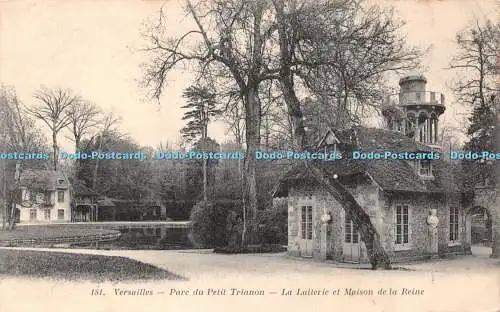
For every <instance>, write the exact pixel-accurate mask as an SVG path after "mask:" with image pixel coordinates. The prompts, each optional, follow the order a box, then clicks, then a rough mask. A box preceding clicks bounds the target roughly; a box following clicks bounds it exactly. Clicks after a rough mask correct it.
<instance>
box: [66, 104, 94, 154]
mask: <svg viewBox="0 0 500 312" xmlns="http://www.w3.org/2000/svg"><path fill="white" fill-rule="evenodd" d="M100 113H101V111H100V109H99V108H98V107H97V106H96V105H95V104H94V103H92V102H89V101H81V102H80V103H79V104H78V105H72V106H71V107H69V109H68V111H67V112H66V115H67V116H68V118H69V124H68V126H67V128H68V130H70V131H71V134H72V137H71V138H70V139H71V140H72V141H74V142H75V149H76V151H78V150H80V148H81V146H80V144H81V141H82V138H83V137H84V136H85V135H89V134H90V132H91V131H92V129H93V128H95V127H96V126H97V124H98V122H99V119H98V117H99V114H100Z"/></svg>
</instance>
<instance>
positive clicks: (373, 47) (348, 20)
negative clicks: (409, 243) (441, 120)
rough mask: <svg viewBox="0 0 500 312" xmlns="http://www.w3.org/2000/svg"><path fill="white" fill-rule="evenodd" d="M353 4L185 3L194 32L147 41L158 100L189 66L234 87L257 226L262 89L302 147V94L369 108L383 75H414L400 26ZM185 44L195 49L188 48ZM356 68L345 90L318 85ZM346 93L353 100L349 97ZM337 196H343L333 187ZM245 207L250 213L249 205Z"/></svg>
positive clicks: (149, 76) (156, 34)
mask: <svg viewBox="0 0 500 312" xmlns="http://www.w3.org/2000/svg"><path fill="white" fill-rule="evenodd" d="M352 3H353V2H352V1H347V0H346V1H328V0H325V1H314V2H312V1H294V0H288V1H280V0H276V1H271V0H268V1H258V0H255V1H241V0H224V1H223V0H219V1H200V2H199V3H197V5H196V6H194V5H192V4H191V2H189V1H187V11H188V12H189V14H190V15H191V17H193V19H194V21H195V23H196V25H197V28H196V29H194V30H192V31H190V32H187V33H185V34H184V35H183V36H181V37H179V38H167V39H166V40H165V39H162V36H161V35H162V34H164V32H162V31H163V29H162V30H159V29H158V28H155V29H154V30H153V32H152V33H150V34H149V36H148V38H150V39H151V45H150V47H149V49H147V51H149V52H151V53H152V61H151V62H150V64H149V66H148V67H146V75H145V82H146V85H147V86H149V87H152V89H153V95H154V96H156V97H157V98H158V97H159V96H160V95H161V93H162V90H163V88H164V86H165V81H166V78H165V77H166V74H167V73H169V72H170V71H172V69H173V68H174V67H176V66H178V65H180V64H183V63H186V62H191V63H193V62H194V63H196V64H197V65H199V75H200V76H203V77H206V76H209V77H212V78H213V79H214V80H216V81H219V84H226V85H229V86H236V87H237V91H238V92H237V94H238V96H239V97H240V99H241V102H242V103H243V108H244V118H245V141H246V142H245V143H246V148H247V149H246V160H245V183H244V184H245V196H244V200H245V201H244V204H247V205H248V208H249V211H250V212H251V213H250V215H251V217H252V220H255V218H254V217H255V215H256V213H255V211H256V209H257V196H256V195H257V188H256V179H255V165H256V164H255V157H254V155H255V151H256V149H257V148H258V147H259V146H260V137H261V135H260V131H261V120H262V115H263V106H262V102H261V99H262V96H263V94H262V92H263V89H267V88H264V82H266V81H269V80H273V81H278V82H279V87H280V88H279V92H281V93H282V95H281V97H282V98H283V100H284V103H286V106H287V110H288V115H289V116H290V120H291V121H292V128H293V133H294V139H295V142H296V144H295V145H296V146H297V147H304V146H305V145H304V142H305V141H304V138H305V129H304V124H303V113H302V109H301V103H300V99H299V97H298V96H297V94H300V93H303V92H302V91H309V92H318V93H319V92H327V91H328V92H332V93H333V94H336V95H337V96H339V97H340V95H342V98H343V99H347V100H346V101H350V100H352V101H354V100H356V99H358V102H359V103H360V104H366V103H368V102H369V101H361V100H363V99H365V98H367V95H369V94H370V93H369V90H370V88H368V87H366V86H368V85H370V83H372V85H371V86H373V83H375V82H377V81H381V78H382V76H383V73H385V72H388V71H395V70H404V69H410V68H413V67H415V65H416V64H415V63H416V62H415V60H416V59H417V58H418V57H419V56H420V54H419V53H418V51H416V50H414V49H407V48H406V45H405V44H404V38H400V37H399V36H398V35H397V31H398V30H399V27H398V25H396V24H394V23H393V22H392V19H391V17H392V16H386V14H385V12H381V11H380V10H375V9H376V8H375V9H374V10H371V8H370V9H368V10H366V12H368V13H366V14H365V15H362V16H361V17H360V16H358V15H357V14H362V13H363V12H364V11H363V9H362V8H361V7H360V6H359V5H358V3H357V2H354V4H352ZM372 11H373V13H372ZM358 21H360V22H358ZM345 29H347V30H346V31H344V30H345ZM194 36H198V38H199V41H198V42H199V43H200V44H199V45H198V46H196V48H195V49H192V48H191V49H190V48H189V47H192V43H193V41H192V40H191V41H190V39H191V37H194ZM188 38H189V39H188ZM188 41H190V42H191V45H188V44H187V42H188ZM334 48H335V49H334ZM339 49H340V51H339ZM336 51H339V53H336ZM340 52H345V53H340ZM354 61H355V63H354V64H355V65H356V68H355V69H356V72H357V73H358V76H359V77H361V78H359V79H354V78H355V77H358V76H353V77H352V78H351V79H347V78H345V79H344V80H345V83H344V84H343V85H342V87H339V83H337V84H334V85H326V86H323V85H321V83H322V81H324V80H325V79H324V78H325V77H328V74H329V73H330V72H333V73H335V75H336V77H337V76H338V73H339V72H344V73H348V72H349V71H350V70H351V69H352V67H351V68H348V67H346V69H344V70H343V71H340V70H339V68H342V67H341V65H344V66H347V65H348V64H350V62H351V63H352V62H354ZM363 64H366V65H363ZM365 73H366V75H363V74H365ZM320 75H322V76H320ZM297 77H298V78H300V79H301V80H302V83H301V84H299V83H297V81H296V78H297ZM337 81H338V80H337ZM369 82H370V83H369ZM303 86H305V87H307V88H305V87H303ZM360 86H365V88H363V89H362V90H365V92H361V91H360V92H356V91H357V90H358V89H360ZM348 88H349V89H348ZM339 90H341V92H343V93H340V92H339ZM348 90H350V93H349V94H348V95H347V96H346V95H345V94H346V93H347V91H348ZM334 91H335V92H337V93H334ZM362 95H364V96H365V97H364V98H363V97H362ZM344 102H345V101H344ZM322 182H324V181H323V180H322ZM332 183H335V182H332ZM337 184H338V183H337ZM336 187H337V189H340V190H343V191H342V192H343V193H342V194H343V195H342V194H341V195H342V196H340V195H339V196H337V197H338V198H339V200H340V202H341V203H345V202H346V203H347V204H346V210H347V211H353V212H355V213H358V214H361V212H362V210H360V209H359V205H357V204H356V202H355V200H354V199H353V198H352V196H351V197H348V196H347V195H348V193H346V191H345V189H343V188H342V186H340V185H336ZM332 192H334V193H338V192H337V191H335V189H333V188H332ZM346 198H347V199H346ZM356 205H357V206H356ZM243 207H244V209H245V205H244V206H243ZM352 207H354V208H352ZM353 219H355V222H358V221H359V222H364V223H367V226H368V227H369V226H371V229H373V226H372V225H371V223H370V220H369V219H366V218H361V217H360V218H357V219H356V218H353ZM252 224H255V222H252ZM367 233H368V232H366V233H365V234H366V235H365V236H363V233H362V237H363V238H365V241H366V242H368V243H367V246H372V245H373V244H370V243H371V242H373V241H374V240H375V239H376V238H377V237H376V235H369V234H367ZM375 245H376V244H375ZM376 247H380V244H378V245H376ZM377 251H379V249H377ZM382 251H383V250H382ZM381 254H383V253H381ZM370 255H371V254H370ZM374 255H375V256H374V259H375V260H374V263H375V262H377V261H379V260H380V259H382V260H381V261H379V262H380V263H382V265H384V264H385V263H386V261H385V258H387V257H385V258H384V257H382V258H381V257H378V256H377V255H376V254H375V253H374ZM377 257H378V258H377ZM375 266H378V264H377V263H376V264H375Z"/></svg>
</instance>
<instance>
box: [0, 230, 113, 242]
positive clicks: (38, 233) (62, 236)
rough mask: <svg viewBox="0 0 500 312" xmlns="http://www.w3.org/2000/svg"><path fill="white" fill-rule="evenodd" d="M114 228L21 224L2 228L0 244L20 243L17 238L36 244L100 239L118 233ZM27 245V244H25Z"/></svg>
mask: <svg viewBox="0 0 500 312" xmlns="http://www.w3.org/2000/svg"><path fill="white" fill-rule="evenodd" d="M117 233H118V232H117V231H114V230H104V229H92V228H84V227H76V226H68V225H40V226H38V225H33V226H19V227H16V228H15V229H14V230H12V231H7V230H3V231H2V230H0V246H2V245H3V246H8V245H13V246H15V245H18V244H17V243H15V241H16V240H18V241H19V240H21V241H28V240H34V241H35V242H33V243H34V244H50V243H53V242H58V243H59V242H60V243H64V242H67V241H71V240H79V239H84V240H89V239H90V240H95V241H97V240H99V238H100V237H103V236H106V235H113V234H117ZM23 245H26V244H23Z"/></svg>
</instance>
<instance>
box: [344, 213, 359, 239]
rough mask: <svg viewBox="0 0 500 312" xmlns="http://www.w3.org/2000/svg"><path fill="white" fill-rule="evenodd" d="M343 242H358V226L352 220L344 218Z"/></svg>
mask: <svg viewBox="0 0 500 312" xmlns="http://www.w3.org/2000/svg"><path fill="white" fill-rule="evenodd" d="M344 239H345V242H346V243H350V244H357V243H359V232H358V228H357V227H356V226H355V225H354V222H352V220H349V219H346V220H345V237H344Z"/></svg>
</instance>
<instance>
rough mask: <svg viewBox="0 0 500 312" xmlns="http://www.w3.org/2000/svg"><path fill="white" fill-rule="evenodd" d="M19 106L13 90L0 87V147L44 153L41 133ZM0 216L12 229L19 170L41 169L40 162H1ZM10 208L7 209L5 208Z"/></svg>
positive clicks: (8, 149)
mask: <svg viewBox="0 0 500 312" xmlns="http://www.w3.org/2000/svg"><path fill="white" fill-rule="evenodd" d="M23 107H24V106H23V105H22V103H21V102H20V101H19V100H18V98H17V95H16V93H15V90H14V89H13V88H8V87H6V86H3V85H2V86H0V146H2V147H3V149H4V150H3V151H4V152H19V151H22V152H27V153H37V152H46V151H47V150H48V149H47V147H46V142H45V140H44V138H43V136H42V135H41V134H40V133H41V131H40V130H39V129H38V128H37V127H36V125H35V123H34V120H33V119H31V118H30V117H29V116H26V114H25V112H24V110H23ZM0 161H1V162H2V170H3V175H2V186H1V188H2V191H1V192H2V196H1V197H2V203H3V205H2V206H3V209H2V211H3V212H2V216H3V218H2V219H3V224H2V227H4V228H5V226H6V222H7V221H8V222H9V228H10V229H12V228H13V227H14V222H15V216H14V211H15V205H16V200H17V198H16V196H15V194H16V187H17V183H16V182H17V180H18V178H19V176H20V174H21V171H22V170H23V168H26V167H28V168H43V167H44V166H46V165H47V163H45V162H44V161H42V160H39V161H23V160H21V159H17V160H7V159H2V160H0ZM9 207H10V209H9Z"/></svg>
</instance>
